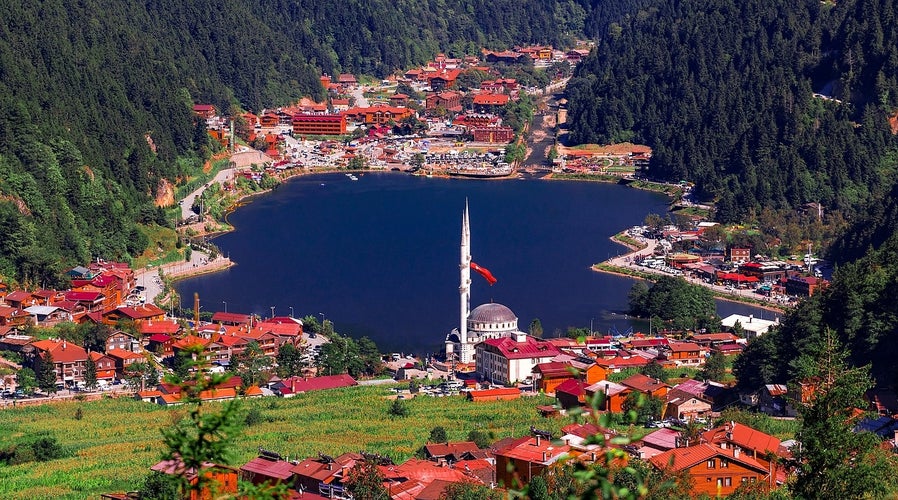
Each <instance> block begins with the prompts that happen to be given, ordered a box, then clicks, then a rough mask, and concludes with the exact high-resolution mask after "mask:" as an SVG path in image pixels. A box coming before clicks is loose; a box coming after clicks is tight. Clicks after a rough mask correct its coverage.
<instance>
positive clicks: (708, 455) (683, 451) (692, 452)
mask: <svg viewBox="0 0 898 500" xmlns="http://www.w3.org/2000/svg"><path fill="white" fill-rule="evenodd" d="M738 455H739V456H738V457H737V456H736V453H735V450H734V449H732V448H729V449H726V450H725V449H723V448H718V447H717V446H713V445H710V444H699V445H696V446H689V447H688V448H674V449H672V450H668V451H665V452H664V453H661V454H660V455H655V456H654V457H652V458H650V459H649V462H651V463H652V465H654V466H655V467H657V468H659V469H668V468H670V469H671V470H675V471H680V470H684V469H688V468H690V467H692V466H693V465H697V464H700V463H702V462H706V461H708V460H710V459H712V458H714V457H717V456H721V457H724V458H726V459H727V460H732V461H734V462H739V463H741V464H742V465H744V466H746V467H748V468H750V469H754V470H755V471H756V472H759V473H762V474H767V472H768V471H767V468H766V467H764V466H763V465H761V464H760V463H758V461H757V460H755V459H753V458H751V456H748V455H747V454H745V453H739V454H738Z"/></svg>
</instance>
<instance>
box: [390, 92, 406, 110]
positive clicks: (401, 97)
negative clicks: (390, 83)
mask: <svg viewBox="0 0 898 500" xmlns="http://www.w3.org/2000/svg"><path fill="white" fill-rule="evenodd" d="M408 99H409V96H408V95H406V94H402V93H399V92H397V93H395V94H393V95H391V96H390V106H396V107H399V106H407V105H408Z"/></svg>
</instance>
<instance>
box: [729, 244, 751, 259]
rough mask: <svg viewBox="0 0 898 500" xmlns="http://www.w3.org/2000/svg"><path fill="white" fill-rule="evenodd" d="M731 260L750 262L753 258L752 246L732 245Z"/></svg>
mask: <svg viewBox="0 0 898 500" xmlns="http://www.w3.org/2000/svg"><path fill="white" fill-rule="evenodd" d="M729 250H730V262H738V263H742V262H748V261H750V260H751V248H737V247H730V249H729Z"/></svg>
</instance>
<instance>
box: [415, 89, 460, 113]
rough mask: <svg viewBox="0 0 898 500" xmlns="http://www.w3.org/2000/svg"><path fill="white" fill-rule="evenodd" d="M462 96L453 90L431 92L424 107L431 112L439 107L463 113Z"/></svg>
mask: <svg viewBox="0 0 898 500" xmlns="http://www.w3.org/2000/svg"><path fill="white" fill-rule="evenodd" d="M461 97H462V95H461V93H459V92H452V91H448V92H437V93H434V94H430V95H428V96H427V98H425V100H424V109H425V110H427V112H428V113H431V114H433V113H434V112H435V111H436V110H437V109H438V108H441V109H444V110H446V111H448V112H450V113H461V110H462V108H461Z"/></svg>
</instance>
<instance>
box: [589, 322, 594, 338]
mask: <svg viewBox="0 0 898 500" xmlns="http://www.w3.org/2000/svg"><path fill="white" fill-rule="evenodd" d="M594 319H595V318H589V335H590V336H592V322H593V320H594Z"/></svg>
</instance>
